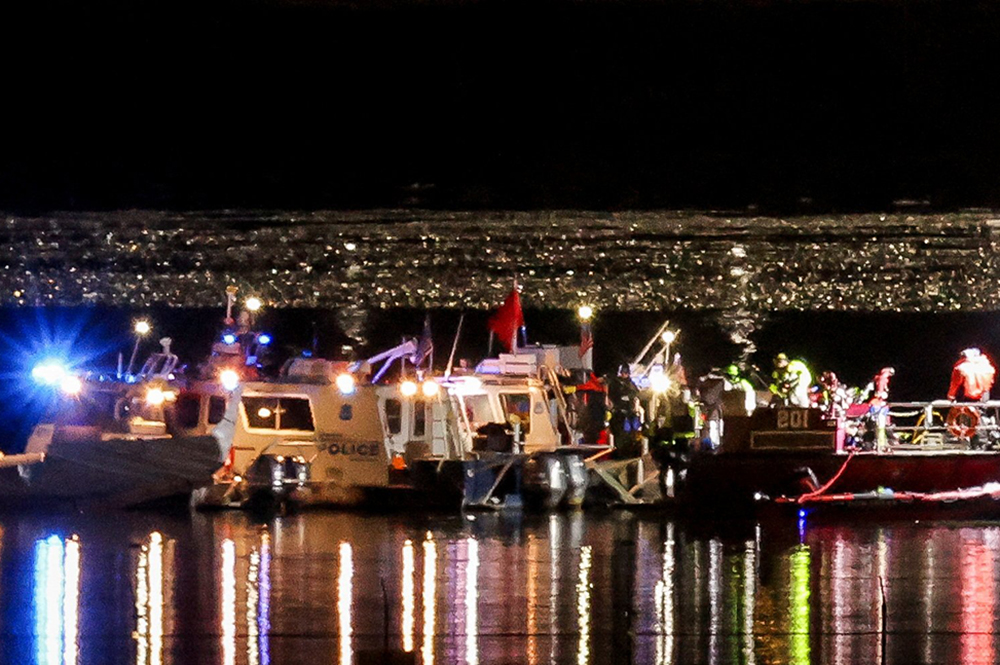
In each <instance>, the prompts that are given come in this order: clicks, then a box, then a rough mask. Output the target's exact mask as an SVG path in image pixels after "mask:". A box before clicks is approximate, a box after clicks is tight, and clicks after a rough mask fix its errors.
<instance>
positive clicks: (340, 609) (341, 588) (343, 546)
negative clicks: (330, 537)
mask: <svg viewBox="0 0 1000 665" xmlns="http://www.w3.org/2000/svg"><path fill="white" fill-rule="evenodd" d="M337 568H338V570H339V573H338V574H337V618H338V633H337V634H338V635H339V637H340V665H351V661H352V658H353V651H352V649H351V633H352V630H353V628H352V626H351V604H352V602H353V600H354V597H353V596H354V560H353V550H352V549H351V544H350V543H340V548H339V552H338V565H337Z"/></svg>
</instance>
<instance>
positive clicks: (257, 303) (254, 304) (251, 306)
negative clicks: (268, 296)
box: [246, 296, 264, 312]
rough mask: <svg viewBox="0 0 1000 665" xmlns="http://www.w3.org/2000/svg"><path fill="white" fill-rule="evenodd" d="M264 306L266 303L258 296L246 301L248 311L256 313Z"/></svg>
mask: <svg viewBox="0 0 1000 665" xmlns="http://www.w3.org/2000/svg"><path fill="white" fill-rule="evenodd" d="M263 306H264V303H263V302H262V301H261V299H260V298H258V297H257V296H250V297H249V298H247V301H246V307H247V311H250V312H256V311H257V310H259V309H260V308H261V307H263Z"/></svg>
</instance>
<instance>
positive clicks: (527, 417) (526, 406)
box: [500, 393, 531, 434]
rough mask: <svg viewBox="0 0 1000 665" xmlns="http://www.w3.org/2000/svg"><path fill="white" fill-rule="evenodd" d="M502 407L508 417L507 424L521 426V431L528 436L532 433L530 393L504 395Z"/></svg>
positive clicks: (501, 401)
mask: <svg viewBox="0 0 1000 665" xmlns="http://www.w3.org/2000/svg"><path fill="white" fill-rule="evenodd" d="M500 405H501V406H502V407H503V413H504V415H505V416H506V417H507V422H509V423H510V424H512V425H513V424H514V423H515V422H517V423H519V424H520V425H521V431H522V432H524V433H525V434H527V433H528V432H529V431H531V395H529V394H528V393H502V394H501V395H500Z"/></svg>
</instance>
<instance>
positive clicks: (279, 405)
mask: <svg viewBox="0 0 1000 665" xmlns="http://www.w3.org/2000/svg"><path fill="white" fill-rule="evenodd" d="M243 410H244V412H245V413H246V417H247V424H248V425H249V426H250V427H251V428H254V429H276V430H297V431H304V432H311V431H313V419H312V411H311V410H310V409H309V400H308V399H307V398H305V397H244V398H243Z"/></svg>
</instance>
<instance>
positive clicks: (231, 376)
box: [219, 369, 240, 392]
mask: <svg viewBox="0 0 1000 665" xmlns="http://www.w3.org/2000/svg"><path fill="white" fill-rule="evenodd" d="M219 383H221V384H222V387H223V388H224V389H225V390H228V391H229V392H232V391H234V390H236V387H237V386H238V385H240V375H239V374H237V373H236V371H235V370H231V369H224V370H222V373H221V374H219Z"/></svg>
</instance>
